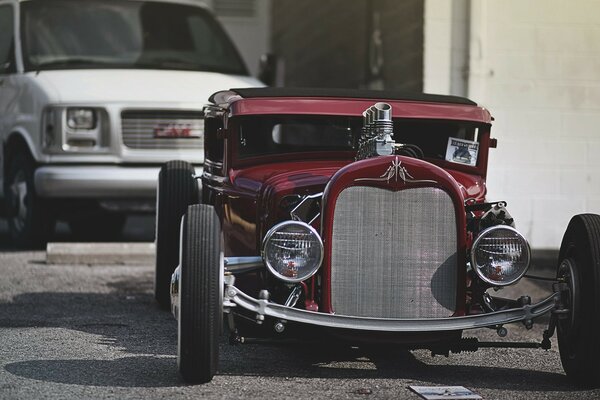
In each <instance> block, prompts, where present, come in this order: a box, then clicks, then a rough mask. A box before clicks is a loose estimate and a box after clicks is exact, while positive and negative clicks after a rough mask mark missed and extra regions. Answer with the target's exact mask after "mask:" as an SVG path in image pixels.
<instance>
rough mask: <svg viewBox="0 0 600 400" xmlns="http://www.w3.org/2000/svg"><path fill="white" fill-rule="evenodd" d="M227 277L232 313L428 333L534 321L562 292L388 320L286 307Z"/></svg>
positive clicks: (225, 304)
mask: <svg viewBox="0 0 600 400" xmlns="http://www.w3.org/2000/svg"><path fill="white" fill-rule="evenodd" d="M227 278H231V277H226V280H225V291H224V299H223V300H224V301H223V311H224V312H231V311H232V309H234V308H236V307H240V308H243V309H244V310H247V311H250V312H253V313H256V319H257V321H259V322H260V321H262V320H264V318H265V317H271V318H274V319H276V320H283V321H293V322H298V323H302V324H309V325H318V326H321V327H328V328H339V329H355V330H365V331H381V332H424V331H435V332H440V331H452V330H464V329H475V328H485V327H494V326H498V325H504V324H508V323H513V322H520V321H524V322H525V323H529V322H531V321H532V320H533V319H534V318H537V317H540V316H542V315H544V314H547V313H549V312H551V311H552V310H554V309H555V308H557V306H558V304H559V302H560V293H559V292H555V293H553V294H552V295H550V296H549V297H547V298H546V299H544V300H542V301H540V302H539V303H537V304H532V305H525V306H523V307H519V308H511V309H507V310H502V311H495V312H490V313H485V314H478V315H468V316H463V317H449V318H415V319H386V318H367V317H353V316H346V315H335V314H327V313H320V312H312V311H305V310H300V309H297V308H292V307H286V306H284V305H281V304H276V303H272V302H269V301H268V300H263V299H255V298H253V297H251V296H248V295H247V294H245V293H244V292H242V291H241V290H240V289H238V288H237V287H235V286H234V279H227Z"/></svg>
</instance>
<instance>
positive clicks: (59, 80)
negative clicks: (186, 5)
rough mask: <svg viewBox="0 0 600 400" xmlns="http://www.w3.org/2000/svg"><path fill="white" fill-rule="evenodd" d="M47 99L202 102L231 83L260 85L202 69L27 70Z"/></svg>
mask: <svg viewBox="0 0 600 400" xmlns="http://www.w3.org/2000/svg"><path fill="white" fill-rule="evenodd" d="M30 76H31V79H32V80H33V84H34V85H37V86H38V87H39V89H41V90H42V91H44V92H45V93H46V95H47V98H48V101H49V102H50V103H77V104H86V103H90V104H92V103H94V104H97V103H116V102H118V103H151V102H161V103H171V102H172V103H202V104H204V103H206V102H207V101H208V97H209V96H210V95H211V94H213V93H214V92H216V91H218V90H222V89H228V88H231V87H253V86H264V84H263V83H261V82H260V81H258V80H257V79H255V78H252V77H249V76H237V75H227V74H221V73H215V72H202V71H170V70H169V71H166V70H123V69H101V70H98V69H85V70H60V71H40V72H39V73H31V74H30Z"/></svg>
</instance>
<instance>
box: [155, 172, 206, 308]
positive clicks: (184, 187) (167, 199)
mask: <svg viewBox="0 0 600 400" xmlns="http://www.w3.org/2000/svg"><path fill="white" fill-rule="evenodd" d="M194 174H195V170H194V167H193V166H192V165H191V164H189V163H187V162H185V161H169V162H168V163H166V164H165V165H163V167H162V168H161V169H160V172H159V174H158V189H157V204H156V267H155V279H154V297H155V298H156V301H157V302H158V304H159V305H160V307H161V308H163V309H165V310H169V309H170V308H171V295H170V291H169V287H170V285H171V275H172V274H173V271H175V268H176V267H177V265H178V263H179V229H180V224H181V217H182V216H183V214H184V213H185V212H186V210H187V207H188V206H189V205H190V204H193V203H195V202H197V201H198V199H199V190H198V183H197V182H196V179H195V178H194Z"/></svg>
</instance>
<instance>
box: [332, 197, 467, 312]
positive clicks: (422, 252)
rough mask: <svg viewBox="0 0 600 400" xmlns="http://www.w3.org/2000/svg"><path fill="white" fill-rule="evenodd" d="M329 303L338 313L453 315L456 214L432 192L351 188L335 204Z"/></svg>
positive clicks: (448, 203) (454, 299)
mask: <svg viewBox="0 0 600 400" xmlns="http://www.w3.org/2000/svg"><path fill="white" fill-rule="evenodd" d="M331 247H332V249H331V250H332V251H331V300H332V307H333V310H334V312H335V313H336V314H340V315H352V316H362V317H378V318H436V317H448V316H450V315H452V314H453V312H454V311H455V309H456V283H457V282H456V273H457V269H456V268H457V254H456V252H457V234H456V215H455V211H454V205H453V203H452V200H451V198H450V196H449V195H448V194H447V193H446V192H445V191H443V190H441V189H437V188H433V187H427V188H415V189H406V190H400V191H397V192H392V191H388V190H383V189H378V188H373V187H364V186H357V187H349V188H347V189H345V190H343V191H342V192H341V193H340V195H339V197H338V199H337V202H336V204H335V211H334V217H333V231H332V244H331Z"/></svg>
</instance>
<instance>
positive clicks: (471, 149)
mask: <svg viewBox="0 0 600 400" xmlns="http://www.w3.org/2000/svg"><path fill="white" fill-rule="evenodd" d="M478 153H479V143H477V142H473V141H471V140H465V139H457V138H453V137H451V138H448V148H447V149H446V161H450V162H453V163H457V164H466V165H471V166H473V167H474V166H475V165H476V164H477V154H478Z"/></svg>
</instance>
